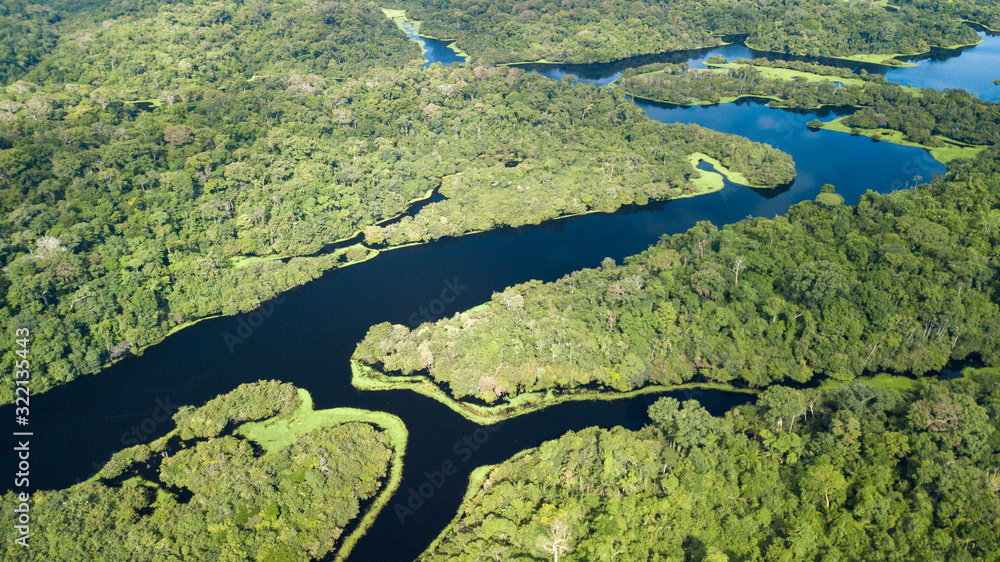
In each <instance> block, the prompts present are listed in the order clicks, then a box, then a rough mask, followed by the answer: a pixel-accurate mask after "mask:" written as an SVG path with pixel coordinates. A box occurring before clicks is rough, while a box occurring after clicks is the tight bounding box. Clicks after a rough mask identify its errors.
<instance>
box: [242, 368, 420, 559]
mask: <svg viewBox="0 0 1000 562" xmlns="http://www.w3.org/2000/svg"><path fill="white" fill-rule="evenodd" d="M298 394H299V398H301V400H302V404H301V405H300V406H299V409H298V410H297V411H296V412H295V413H293V414H292V415H291V416H290V417H288V418H286V419H270V420H265V421H262V422H253V423H247V424H244V425H241V426H240V427H238V428H237V429H236V431H235V433H237V434H239V435H242V436H243V437H246V438H247V439H250V440H252V441H255V442H256V443H258V444H260V445H261V447H263V448H264V450H265V451H266V452H267V453H271V452H273V451H278V450H281V449H283V448H285V447H287V446H289V445H291V444H292V443H293V442H294V441H295V439H296V438H298V437H299V436H301V435H304V434H306V433H309V432H311V431H315V430H318V429H325V428H327V427H332V426H334V425H339V424H342V423H348V422H361V423H367V424H370V425H373V426H376V427H377V428H379V429H381V430H382V431H384V432H385V434H386V435H387V436H388V437H389V443H390V444H391V446H392V449H393V455H392V461H391V464H390V466H389V475H388V478H387V479H386V481H385V486H384V487H383V489H382V490H381V491H379V493H378V495H377V496H376V497H375V499H373V500H372V501H371V502H370V503H369V504H368V506H367V508H366V509H365V510H364V515H363V516H362V518H361V519H360V520H359V521H358V522H357V523H356V525H354V529H353V530H352V531H351V532H350V534H348V535H347V536H346V537H345V538H344V539H343V541H341V543H340V547H339V548H338V549H337V553H336V555H335V556H334V560H337V561H342V560H346V559H347V557H348V555H349V554H350V553H351V550H352V549H353V548H354V545H355V544H356V543H357V542H358V540H360V539H361V537H363V536H364V534H365V533H366V532H367V531H368V529H369V528H370V527H371V525H372V523H374V522H375V518H376V517H377V516H378V514H379V512H381V511H382V508H383V507H385V504H386V503H388V501H389V499H390V498H392V496H393V495H394V494H395V493H396V490H397V489H398V488H399V483H400V482H401V481H402V479H403V457H404V455H405V452H406V443H407V440H408V437H409V433H408V432H407V429H406V425H405V424H404V423H403V420H401V419H399V418H398V417H396V416H394V415H392V414H389V413H386V412H374V411H370V410H359V409H356V408H333V409H330V410H318V411H317V410H314V409H313V400H312V395H310V394H309V392H308V391H307V390H305V389H302V388H300V389H298Z"/></svg>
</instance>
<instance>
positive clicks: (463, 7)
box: [393, 0, 997, 63]
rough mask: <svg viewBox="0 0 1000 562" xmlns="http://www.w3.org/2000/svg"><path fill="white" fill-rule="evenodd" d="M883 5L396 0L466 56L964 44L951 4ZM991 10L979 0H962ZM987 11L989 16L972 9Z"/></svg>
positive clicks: (559, 58)
mask: <svg viewBox="0 0 1000 562" xmlns="http://www.w3.org/2000/svg"><path fill="white" fill-rule="evenodd" d="M898 4H900V7H899V8H898V9H896V10H889V9H886V8H885V7H883V6H881V5H880V4H879V3H878V2H843V1H825V0H777V1H773V2H766V3H760V2H745V1H741V0H714V1H711V2H704V1H698V0H673V1H671V2H666V3H662V2H651V1H649V0H627V1H622V2H615V3H607V2H602V1H597V0H583V1H579V2H572V3H543V2H537V1H534V0H527V1H523V2H522V1H514V0H501V1H499V2H490V3H489V4H486V3H481V2H477V1H475V0H457V1H454V0H449V1H447V2H445V1H443V0H434V1H430V2H428V1H420V2H417V1H414V0H404V1H403V2H401V3H398V4H394V5H393V6H394V7H399V8H404V9H406V14H407V16H408V17H409V18H410V19H411V20H418V21H421V22H422V24H421V32H422V33H424V34H426V35H428V36H431V37H438V38H442V39H445V38H447V39H456V40H457V41H458V44H459V46H461V48H462V49H463V50H464V51H465V52H467V53H469V54H470V55H471V56H472V58H473V60H475V59H478V58H480V57H482V58H483V59H485V60H488V61H490V62H494V63H497V62H521V61H537V60H546V61H550V62H574V63H588V62H598V61H601V62H607V61H610V60H614V59H620V58H624V57H628V56H631V55H637V54H650V53H659V52H663V51H671V50H678V49H690V48H696V47H704V46H708V45H716V44H719V42H720V39H719V38H718V35H726V34H747V35H749V37H748V38H747V45H749V46H752V47H753V48H755V49H760V50H765V51H777V52H784V53H792V54H797V55H826V56H847V55H852V54H855V53H922V52H926V51H927V50H928V49H929V48H930V47H931V46H935V45H938V46H950V45H958V44H968V43H973V42H975V41H976V39H977V37H976V34H975V33H974V32H973V31H972V30H971V29H970V28H969V27H967V26H966V25H964V24H963V23H962V19H977V17H972V18H969V17H968V16H963V13H968V14H971V13H972V12H971V11H966V12H961V11H958V10H952V9H942V6H941V4H940V3H939V2H933V1H930V0H911V1H909V2H899V3H898ZM964 4H965V5H970V4H977V5H978V8H979V9H980V12H976V14H977V15H978V14H979V13H987V12H988V13H989V14H990V15H991V16H992V17H993V18H994V19H995V15H996V14H997V10H996V8H995V6H992V5H991V3H990V2H989V0H971V1H968V2H965V3H964ZM979 21H993V19H990V20H986V19H979Z"/></svg>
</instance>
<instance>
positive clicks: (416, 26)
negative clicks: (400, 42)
mask: <svg viewBox="0 0 1000 562" xmlns="http://www.w3.org/2000/svg"><path fill="white" fill-rule="evenodd" d="M382 13H383V14H385V16H386V17H387V18H389V19H391V20H392V21H393V23H395V24H396V27H398V28H399V29H400V30H401V31H402V32H403V33H405V34H406V35H407V37H410V39H412V40H413V41H416V42H417V44H418V45H420V49H421V54H422V55H424V60H427V58H426V55H427V51H428V49H427V44H426V43H425V42H424V41H422V40H421V39H433V40H435V41H443V42H446V43H448V48H449V49H451V50H452V51H455V55H456V56H460V57H463V58H464V59H465V60H467V61H468V60H471V59H470V58H469V55H468V53H466V52H465V51H463V50H462V49H461V48H459V47H458V46H457V45H456V44H455V41H449V40H447V39H438V38H437V37H431V36H430V35H422V34H421V33H420V26H421V24H422V23H423V22H420V21H410V20H408V19H406V10H392V9H389V8H382ZM406 26H410V27H412V33H411V30H410V29H407V28H406ZM428 62H433V61H428Z"/></svg>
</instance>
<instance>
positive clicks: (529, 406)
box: [351, 360, 754, 425]
mask: <svg viewBox="0 0 1000 562" xmlns="http://www.w3.org/2000/svg"><path fill="white" fill-rule="evenodd" d="M351 373H352V378H351V384H353V385H354V387H355V388H358V389H361V390H373V391H374V390H412V391H413V392H416V393H418V394H423V395H424V396H426V397H428V398H433V399H434V400H437V401H438V402H441V403H442V404H444V405H445V406H447V407H448V408H450V409H451V410H453V411H454V412H456V413H458V414H460V415H461V416H462V417H464V418H466V419H468V420H469V421H472V422H475V423H477V424H479V425H493V424H495V423H497V422H500V421H503V420H507V419H511V418H515V417H517V416H520V415H523V414H529V413H531V412H537V411H539V410H542V409H544V408H547V407H549V406H554V405H556V404H562V403H563V402H572V401H580V400H621V399H628V398H634V397H636V396H642V395H644V394H659V393H663V392H675V391H683V390H721V391H725V392H739V393H745V394H753V393H754V391H753V390H749V389H740V388H735V387H733V386H732V385H729V384H724V383H688V384H677V385H650V386H646V387H643V388H639V389H636V390H632V391H629V392H618V391H613V390H610V391H603V390H590V389H586V390H566V391H562V392H558V393H557V392H554V391H552V390H549V391H547V392H529V393H524V394H518V395H517V396H515V397H514V398H512V399H510V400H508V401H506V402H504V403H502V404H497V405H493V406H483V405H480V404H471V403H469V402H463V401H460V400H456V399H454V398H452V397H451V395H449V394H448V392H446V391H445V390H443V389H442V388H441V387H439V386H437V385H436V384H434V383H433V382H431V381H430V380H429V379H428V378H427V377H425V376H421V375H405V376H395V375H386V374H385V373H382V372H380V371H378V370H376V369H373V368H372V367H369V366H367V365H362V364H361V363H359V362H357V361H353V360H352V361H351Z"/></svg>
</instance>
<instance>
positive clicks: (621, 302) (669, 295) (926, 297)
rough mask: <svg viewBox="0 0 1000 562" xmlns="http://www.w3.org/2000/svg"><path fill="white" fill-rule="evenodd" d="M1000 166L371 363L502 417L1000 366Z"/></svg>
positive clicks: (546, 292)
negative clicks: (629, 395) (558, 398)
mask: <svg viewBox="0 0 1000 562" xmlns="http://www.w3.org/2000/svg"><path fill="white" fill-rule="evenodd" d="M997 155H998V150H997V149H996V148H994V149H990V150H988V151H987V152H984V153H983V154H982V155H981V156H980V157H979V158H978V159H977V160H975V161H956V162H955V163H953V164H952V166H951V168H950V170H949V172H948V174H947V176H946V177H944V178H940V179H938V180H937V181H934V182H932V183H930V184H923V185H920V186H914V187H913V188H912V189H907V190H903V191H898V192H895V193H891V194H888V195H881V194H877V193H874V192H869V193H867V194H865V195H863V196H862V198H861V202H860V203H859V204H858V205H856V206H846V205H843V198H842V197H840V196H839V195H837V194H836V193H835V192H833V189H832V186H826V187H825V188H824V189H823V190H822V193H820V194H819V195H818V196H817V197H816V200H815V201H807V202H803V203H800V204H798V205H795V206H793V207H792V208H791V209H790V210H789V211H788V213H787V214H786V215H784V216H780V217H776V218H774V219H764V218H756V219H747V220H744V221H741V222H739V223H736V224H732V225H729V226H726V227H724V228H722V229H721V230H720V229H718V228H716V227H715V226H714V225H712V224H711V223H708V222H701V223H699V224H697V225H696V226H694V227H693V228H691V229H690V230H688V231H687V232H684V233H680V234H676V235H673V236H664V237H663V238H662V239H661V241H660V242H659V243H658V244H656V245H655V246H653V247H651V248H650V249H649V250H647V251H645V252H643V253H642V254H639V255H637V256H633V257H631V258H628V259H627V260H626V261H625V263H624V264H622V265H616V264H615V263H614V260H611V259H606V260H605V262H604V263H603V264H602V265H601V267H599V268H595V269H585V270H582V271H577V272H574V273H571V274H569V275H567V276H566V277H564V278H562V279H560V280H558V281H556V282H554V283H541V282H537V281H530V282H528V283H524V284H521V285H517V286H514V287H510V288H508V289H506V290H504V291H503V292H501V293H495V294H494V295H493V298H492V299H491V300H490V301H489V302H487V303H484V304H483V305H482V306H479V307H476V308H475V309H474V310H470V311H467V312H462V313H458V314H456V315H455V316H453V317H451V318H446V319H442V320H439V321H437V322H434V323H426V324H423V325H421V326H419V327H417V328H414V329H412V330H411V329H409V328H407V327H405V326H401V325H391V324H389V323H382V324H379V325H376V326H373V327H372V328H371V329H370V330H369V332H368V334H367V336H366V337H365V339H364V341H363V342H361V343H360V344H359V345H358V348H357V350H356V351H355V355H354V357H355V359H356V360H358V361H361V362H362V363H364V364H368V365H373V366H376V367H378V368H381V369H384V370H385V371H386V373H387V374H388V375H393V374H412V373H424V372H426V373H427V374H428V375H429V377H430V378H431V380H433V381H434V382H435V383H437V384H438V385H440V386H442V387H446V388H447V389H449V390H450V394H451V395H452V396H453V397H455V398H459V399H461V398H466V397H467V398H476V399H479V400H485V401H487V402H496V401H498V400H500V401H503V400H508V399H509V398H511V397H513V396H516V395H518V394H522V393H526V392H533V391H545V390H550V389H551V390H572V389H579V388H580V387H583V386H585V385H597V386H598V387H599V388H600V389H603V390H615V391H627V390H632V389H635V388H640V387H643V386H645V385H648V384H679V383H684V382H688V381H691V380H692V379H696V378H699V379H700V378H704V379H707V380H709V381H713V382H721V383H733V384H736V385H742V386H746V385H749V386H751V387H764V386H767V385H769V384H772V383H775V382H781V381H784V380H794V381H799V382H806V381H809V380H810V379H812V378H813V377H814V376H816V375H819V376H822V377H832V378H835V379H839V380H850V379H852V378H854V377H856V376H858V375H860V374H862V373H863V372H864V371H866V370H869V371H870V370H893V371H900V372H910V373H914V374H917V375H919V374H922V373H925V372H927V371H932V370H935V369H939V368H941V367H942V366H944V365H945V364H946V363H948V362H949V361H951V360H958V359H964V358H968V357H970V356H978V357H980V358H981V359H983V360H984V361H986V362H987V363H992V362H996V361H998V360H1000V305H998V303H1000V298H998V295H1000V293H998V290H1000V279H998V277H997V274H996V273H997V267H998V265H1000V252H998V248H1000V210H998V207H1000V161H998V160H997V159H996V157H997ZM914 183H916V182H914ZM390 379H391V376H390Z"/></svg>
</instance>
